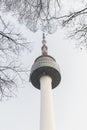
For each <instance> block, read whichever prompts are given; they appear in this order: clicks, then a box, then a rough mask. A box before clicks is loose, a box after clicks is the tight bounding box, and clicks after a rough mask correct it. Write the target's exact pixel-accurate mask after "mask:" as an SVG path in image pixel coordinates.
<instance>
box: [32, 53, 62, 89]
mask: <svg viewBox="0 0 87 130" xmlns="http://www.w3.org/2000/svg"><path fill="white" fill-rule="evenodd" d="M43 75H48V76H50V77H51V78H52V88H55V87H57V85H58V84H59V83H60V80H61V74H60V69H59V65H58V64H57V63H56V60H55V59H54V58H53V57H51V56H49V55H41V56H39V57H38V58H37V59H36V60H35V61H34V64H33V65H32V68H31V73H30V81H31V83H32V84H33V85H34V86H35V87H36V88H37V89H40V77H41V76H43Z"/></svg>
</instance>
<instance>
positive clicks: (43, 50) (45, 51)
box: [41, 33, 48, 55]
mask: <svg viewBox="0 0 87 130" xmlns="http://www.w3.org/2000/svg"><path fill="white" fill-rule="evenodd" d="M46 43H47V42H46V40H45V33H43V40H42V44H43V46H42V48H41V50H42V55H47V54H48V47H47V46H46Z"/></svg>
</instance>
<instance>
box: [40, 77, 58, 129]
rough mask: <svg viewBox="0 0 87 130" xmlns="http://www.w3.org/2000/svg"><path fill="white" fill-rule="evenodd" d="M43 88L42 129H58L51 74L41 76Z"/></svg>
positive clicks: (41, 86)
mask: <svg viewBox="0 0 87 130" xmlns="http://www.w3.org/2000/svg"><path fill="white" fill-rule="evenodd" d="M40 88H41V113H40V116H41V117H40V130H56V128H55V119H54V110H53V99H52V79H51V77H49V76H42V77H41V78H40Z"/></svg>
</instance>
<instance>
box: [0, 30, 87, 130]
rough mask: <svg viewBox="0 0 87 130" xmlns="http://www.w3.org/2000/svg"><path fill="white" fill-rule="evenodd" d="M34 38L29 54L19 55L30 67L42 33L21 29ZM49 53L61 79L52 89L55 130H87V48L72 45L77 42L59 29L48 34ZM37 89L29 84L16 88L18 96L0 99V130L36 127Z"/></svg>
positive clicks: (37, 51)
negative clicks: (57, 65)
mask: <svg viewBox="0 0 87 130" xmlns="http://www.w3.org/2000/svg"><path fill="white" fill-rule="evenodd" d="M24 33H25V34H26V37H27V38H28V39H30V41H33V43H32V47H33V50H32V53H29V54H26V53H24V54H22V56H21V58H20V60H21V61H22V62H23V63H24V64H27V65H28V67H29V69H30V67H31V65H32V64H33V62H34V60H35V58H37V56H39V55H40V54H41V52H40V47H41V46H42V44H41V40H42V33H41V32H40V31H38V32H37V33H35V34H33V33H31V32H29V31H27V30H24ZM46 39H47V46H48V48H49V54H50V55H51V56H53V57H54V58H55V59H56V61H57V62H58V64H59V66H60V70H61V75H62V80H61V83H60V85H59V87H57V88H55V89H54V90H53V100H54V110H55V118H56V126H57V129H58V130H83V129H84V130H87V51H80V50H78V49H76V48H75V47H74V44H75V42H76V41H74V40H73V41H71V40H70V39H66V38H65V37H64V33H63V32H62V31H61V30H60V29H58V31H57V32H56V33H55V34H53V35H47V37H46ZM39 126H40V91H39V90H37V89H35V88H34V87H33V86H32V85H31V83H28V82H27V83H26V84H25V88H19V91H18V97H17V98H13V99H11V100H9V101H4V102H0V130H39Z"/></svg>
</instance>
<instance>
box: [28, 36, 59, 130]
mask: <svg viewBox="0 0 87 130" xmlns="http://www.w3.org/2000/svg"><path fill="white" fill-rule="evenodd" d="M42 44H43V46H42V55H41V56H39V57H38V58H36V60H35V61H34V64H33V65H32V68H31V73H30V81H31V83H32V84H33V86H34V87H36V88H37V89H40V90H41V113H40V130H56V128H55V118H54V110H53V99H52V89H54V88H55V87H57V86H58V84H59V83H60V80H61V75H60V70H59V66H58V64H57V63H56V60H55V59H54V58H53V57H51V56H50V55H48V48H47V46H46V40H45V35H44V34H43V41H42Z"/></svg>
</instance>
